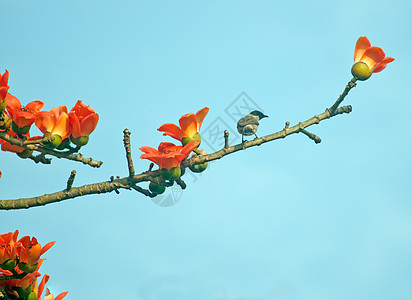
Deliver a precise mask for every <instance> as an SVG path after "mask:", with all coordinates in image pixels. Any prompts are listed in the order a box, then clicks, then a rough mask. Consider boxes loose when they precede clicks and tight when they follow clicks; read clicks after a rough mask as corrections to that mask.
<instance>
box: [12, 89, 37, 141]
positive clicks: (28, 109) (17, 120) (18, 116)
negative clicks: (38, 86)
mask: <svg viewBox="0 0 412 300" xmlns="http://www.w3.org/2000/svg"><path fill="white" fill-rule="evenodd" d="M6 102H7V111H8V112H9V115H10V117H11V119H12V121H13V122H12V128H13V131H14V132H15V133H17V134H26V133H28V132H29V130H30V126H31V125H32V124H33V123H34V122H35V120H36V118H35V114H37V113H38V112H39V111H40V110H41V109H42V108H43V107H44V103H43V102H42V101H40V100H37V101H32V102H30V103H29V104H27V105H26V106H25V107H22V105H21V103H20V100H19V99H17V97H15V96H13V95H11V94H7V96H6Z"/></svg>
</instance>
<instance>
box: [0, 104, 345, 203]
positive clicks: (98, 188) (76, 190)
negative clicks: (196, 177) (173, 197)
mask: <svg viewBox="0 0 412 300" xmlns="http://www.w3.org/2000/svg"><path fill="white" fill-rule="evenodd" d="M351 111H352V107H351V106H343V107H340V108H338V109H336V110H335V111H334V112H333V113H331V111H330V109H326V111H325V112H324V113H322V114H320V115H316V116H314V117H313V118H310V119H308V120H306V121H304V122H301V123H299V124H297V125H295V126H293V127H288V126H285V128H283V129H282V130H281V131H278V132H276V133H273V134H270V135H267V136H263V137H261V138H257V139H254V140H251V141H248V142H245V143H242V144H238V145H235V146H232V147H229V148H223V149H222V150H219V151H217V152H215V153H211V154H206V155H199V156H196V157H194V158H191V159H189V160H185V161H183V162H182V164H181V166H182V167H184V168H185V167H188V166H193V165H196V164H201V163H204V162H208V161H213V160H217V159H220V158H222V157H224V156H226V155H229V154H231V153H234V152H237V151H241V150H243V147H244V148H250V147H253V146H259V145H261V144H263V143H267V142H270V141H273V140H276V139H281V138H285V137H286V136H288V135H291V134H294V133H299V132H300V131H301V130H302V129H304V128H306V127H309V126H311V125H313V124H318V123H319V122H320V121H322V120H325V119H329V118H331V117H334V116H337V115H340V114H344V113H350V112H351ZM158 176H160V172H159V170H156V171H146V172H144V173H142V174H139V175H134V176H132V177H129V176H128V177H124V178H116V179H114V178H113V177H112V178H111V180H110V181H105V182H100V183H93V184H88V185H84V186H81V187H72V188H71V189H70V190H68V191H67V190H63V191H60V192H56V193H53V194H46V195H43V196H38V197H33V198H21V199H16V200H0V210H10V209H22V208H29V207H34V206H42V205H46V204H49V203H55V202H60V201H63V200H67V199H73V198H76V197H80V196H85V195H94V194H102V193H110V192H113V191H116V192H117V193H119V191H118V190H119V189H128V190H130V189H134V190H136V191H138V192H140V193H142V194H145V195H146V194H147V195H146V196H149V197H151V195H149V194H148V193H147V192H146V191H145V190H144V189H142V188H141V187H138V186H136V184H137V183H139V182H143V181H151V180H153V178H156V177H158ZM178 184H179V185H180V186H181V187H182V188H183V184H184V182H183V181H180V182H178Z"/></svg>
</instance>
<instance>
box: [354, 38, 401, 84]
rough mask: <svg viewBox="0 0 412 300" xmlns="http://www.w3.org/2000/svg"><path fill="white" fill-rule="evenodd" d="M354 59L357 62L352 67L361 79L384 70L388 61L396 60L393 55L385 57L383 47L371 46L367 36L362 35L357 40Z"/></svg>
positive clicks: (355, 74)
mask: <svg viewBox="0 0 412 300" xmlns="http://www.w3.org/2000/svg"><path fill="white" fill-rule="evenodd" d="M353 59H354V61H355V64H354V65H353V67H352V74H353V76H355V77H356V78H358V79H359V80H366V79H368V78H369V77H370V76H371V75H372V73H378V72H380V71H382V70H383V69H385V67H386V65H387V64H388V63H390V62H392V61H394V60H395V59H394V58H392V57H385V52H383V50H382V48H379V47H371V43H370V42H369V40H368V39H367V37H366V36H361V37H360V38H359V39H358V41H357V42H356V46H355V53H354V56H353Z"/></svg>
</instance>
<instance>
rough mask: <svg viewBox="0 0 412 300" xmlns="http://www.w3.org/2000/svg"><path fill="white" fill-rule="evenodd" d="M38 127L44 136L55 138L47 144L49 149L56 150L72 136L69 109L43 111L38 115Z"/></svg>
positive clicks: (63, 107)
mask: <svg viewBox="0 0 412 300" xmlns="http://www.w3.org/2000/svg"><path fill="white" fill-rule="evenodd" d="M36 126H37V128H39V129H40V131H41V132H43V134H44V136H53V137H54V141H52V142H50V143H46V144H45V146H46V147H48V148H51V149H53V148H56V147H57V146H59V145H60V143H61V142H62V140H64V139H65V138H67V137H69V136H70V133H71V129H70V122H69V116H68V114H67V107H66V106H64V105H61V106H59V108H55V107H53V108H52V109H51V110H50V111H41V112H39V113H37V114H36Z"/></svg>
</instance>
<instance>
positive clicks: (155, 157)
mask: <svg viewBox="0 0 412 300" xmlns="http://www.w3.org/2000/svg"><path fill="white" fill-rule="evenodd" d="M198 145H199V141H192V142H189V143H187V144H186V145H185V146H184V147H182V146H176V145H174V144H172V143H160V145H159V148H158V150H156V149H154V148H152V147H147V146H143V147H140V148H139V149H140V150H141V151H143V152H144V153H145V154H142V155H141V156H140V158H142V159H148V160H150V161H152V162H154V163H155V164H157V165H158V166H159V169H167V170H171V169H173V168H175V167H179V166H180V163H181V162H182V160H184V159H185V158H186V157H188V156H189V154H190V152H192V151H193V149H195V148H196V147H197V146H198Z"/></svg>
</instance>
